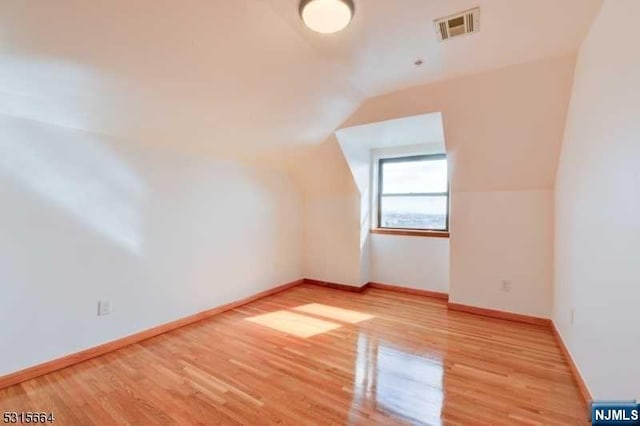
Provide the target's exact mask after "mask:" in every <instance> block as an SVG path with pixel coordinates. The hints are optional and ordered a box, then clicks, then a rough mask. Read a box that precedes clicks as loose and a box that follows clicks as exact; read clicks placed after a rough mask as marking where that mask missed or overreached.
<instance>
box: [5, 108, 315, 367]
mask: <svg viewBox="0 0 640 426" xmlns="http://www.w3.org/2000/svg"><path fill="white" fill-rule="evenodd" d="M0 134H1V135H2V137H1V138H0V225H1V227H2V229H1V232H0V294H1V297H0V342H2V346H1V347H2V348H3V349H2V350H1V351H0V375H2V374H6V373H10V372H13V371H16V370H18V369H21V368H25V367H28V366H31V365H34V364H37V363H41V362H44V361H48V360H51V359H53V358H56V357H60V356H62V355H65V354H68V353H72V352H76V351H79V350H82V349H85V348H88V347H92V346H95V345H98V344H101V343H104V342H107V341H110V340H113V339H116V338H119V337H123V336H125V335H128V334H132V333H135V332H137V331H141V330H144V329H148V328H150V327H153V326H155V325H159V324H161V323H165V322H168V321H172V320H175V319H178V318H181V317H184V316H186V315H189V314H193V313H196V312H199V311H202V310H206V309H209V308H213V307H215V306H218V305H221V304H224V303H227V302H231V301H234V300H237V299H240V298H242V297H245V296H249V295H251V294H255V293H257V292H259V291H261V290H265V289H268V288H271V287H274V286H276V285H279V284H283V283H285V282H289V281H293V280H296V279H299V278H301V277H302V271H301V267H300V263H301V262H300V259H301V254H300V253H301V233H302V227H301V221H300V214H301V212H300V211H299V205H300V200H299V198H298V195H297V193H296V191H295V190H294V187H293V186H292V185H291V183H290V182H289V180H288V178H287V177H286V175H281V174H279V173H275V172H269V171H260V170H258V169H256V168H250V167H247V166H244V165H242V164H239V163H234V162H231V161H224V160H215V159H205V158H202V157H193V156H189V155H184V154H178V153H176V152H168V151H166V152H165V151H160V150H154V149H144V150H142V149H137V148H132V145H131V144H126V145H125V144H117V143H113V142H112V141H111V140H109V139H107V138H105V137H103V136H98V135H95V134H90V133H85V132H80V131H75V130H70V129H66V128H61V127H55V126H50V125H46V124H41V123H37V122H34V121H29V120H25V119H15V118H10V117H7V116H0ZM125 147H126V148H125ZM98 299H109V300H111V301H112V305H113V306H112V307H113V313H112V314H111V315H110V316H103V317H98V316H97V315H96V304H97V300H98Z"/></svg>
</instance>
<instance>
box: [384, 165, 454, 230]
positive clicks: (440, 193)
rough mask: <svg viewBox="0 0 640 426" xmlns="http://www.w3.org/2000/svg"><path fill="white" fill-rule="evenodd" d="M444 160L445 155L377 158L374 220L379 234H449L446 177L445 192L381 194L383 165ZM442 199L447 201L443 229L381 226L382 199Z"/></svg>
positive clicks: (448, 193)
mask: <svg viewBox="0 0 640 426" xmlns="http://www.w3.org/2000/svg"><path fill="white" fill-rule="evenodd" d="M443 159H444V160H446V159H447V154H422V155H407V156H402V157H390V158H379V159H378V188H377V189H378V191H377V194H376V196H377V216H378V217H377V219H376V229H377V230H380V231H383V232H380V233H384V231H398V232H402V231H404V232H406V235H410V234H411V233H412V232H415V233H421V232H422V233H442V234H447V235H448V233H449V210H450V206H449V200H450V198H449V196H450V190H449V187H450V183H449V177H448V176H447V190H446V192H413V193H411V192H409V193H393V194H383V192H382V188H383V181H384V171H383V170H384V167H383V166H384V164H385V163H404V162H412V161H435V160H443ZM383 196H386V197H389V196H391V197H394V196H395V197H442V196H445V197H446V199H447V201H446V205H447V213H446V218H445V228H444V229H436V228H390V227H386V226H382V197H383Z"/></svg>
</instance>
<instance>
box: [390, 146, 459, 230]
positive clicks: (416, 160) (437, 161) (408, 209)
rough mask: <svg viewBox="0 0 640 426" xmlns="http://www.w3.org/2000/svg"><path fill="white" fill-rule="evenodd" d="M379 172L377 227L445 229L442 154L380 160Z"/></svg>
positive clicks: (445, 187) (446, 201) (446, 203)
mask: <svg viewBox="0 0 640 426" xmlns="http://www.w3.org/2000/svg"><path fill="white" fill-rule="evenodd" d="M378 172H379V189H378V190H379V194H378V211H379V213H378V226H379V227H380V228H403V229H429V230H439V231H446V230H448V227H449V223H448V212H449V184H448V177H447V160H446V157H445V155H444V154H441V155H421V156H412V157H402V158H387V159H381V160H380V164H379V169H378Z"/></svg>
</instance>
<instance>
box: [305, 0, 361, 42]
mask: <svg viewBox="0 0 640 426" xmlns="http://www.w3.org/2000/svg"><path fill="white" fill-rule="evenodd" d="M299 12H300V17H301V18H302V21H303V22H304V23H305V25H306V26H307V27H309V28H310V29H312V30H313V31H315V32H318V33H322V34H331V33H337V32H338V31H340V30H343V29H344V28H346V27H347V25H349V22H351V18H353V14H354V12H355V6H354V4H353V0H301V1H300V8H299Z"/></svg>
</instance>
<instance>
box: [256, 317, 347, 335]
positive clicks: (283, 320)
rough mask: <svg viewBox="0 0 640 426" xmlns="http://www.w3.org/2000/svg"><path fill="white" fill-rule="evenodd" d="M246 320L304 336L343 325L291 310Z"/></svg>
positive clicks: (324, 331)
mask: <svg viewBox="0 0 640 426" xmlns="http://www.w3.org/2000/svg"><path fill="white" fill-rule="evenodd" d="M246 320H247V321H251V322H253V323H255V324H260V325H263V326H265V327H269V328H272V329H274V330H278V331H282V332H283V333H287V334H291V335H294V336H296V337H302V338H307V337H312V336H315V335H317V334H322V333H326V332H327V331H331V330H335V329H336V328H340V327H341V325H340V324H336V323H335V322H330V321H325V320H321V319H318V318H313V317H310V316H307V315H300V314H296V313H295V312H289V311H275V312H270V313H268V314H264V315H257V316H254V317H251V318H247V319H246Z"/></svg>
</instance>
